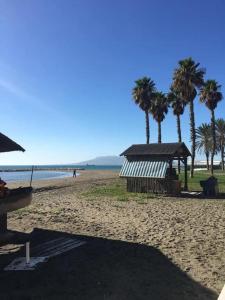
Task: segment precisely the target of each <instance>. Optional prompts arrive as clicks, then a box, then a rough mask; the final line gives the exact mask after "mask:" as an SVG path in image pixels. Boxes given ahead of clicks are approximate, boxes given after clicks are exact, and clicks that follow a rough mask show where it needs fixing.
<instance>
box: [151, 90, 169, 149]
mask: <svg viewBox="0 0 225 300" xmlns="http://www.w3.org/2000/svg"><path fill="white" fill-rule="evenodd" d="M168 106H169V105H168V100H167V97H166V96H165V94H163V93H162V92H155V95H154V101H153V102H152V105H151V108H150V111H151V113H152V116H153V118H154V119H155V120H156V122H157V123H158V143H162V134H161V122H162V121H163V120H164V118H165V115H166V114H167V113H168Z"/></svg>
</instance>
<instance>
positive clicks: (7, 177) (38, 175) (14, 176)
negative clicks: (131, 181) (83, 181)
mask: <svg viewBox="0 0 225 300" xmlns="http://www.w3.org/2000/svg"><path fill="white" fill-rule="evenodd" d="M32 167H33V169H34V171H33V180H45V179H56V178H63V177H71V176H73V170H74V169H84V170H112V171H115V172H119V170H120V168H121V166H112V165H110V166H107V165H105V166H103V165H102V166H97V165H83V166H82V165H37V166H31V165H8V166H7V165H4V166H3V165H2V166H0V178H1V179H3V180H4V181H6V182H16V181H30V178H31V172H32ZM79 175H80V174H79V170H78V171H77V176H79Z"/></svg>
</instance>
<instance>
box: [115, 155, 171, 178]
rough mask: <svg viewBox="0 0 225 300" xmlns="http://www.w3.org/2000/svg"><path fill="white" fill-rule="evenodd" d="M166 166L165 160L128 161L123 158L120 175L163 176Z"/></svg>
mask: <svg viewBox="0 0 225 300" xmlns="http://www.w3.org/2000/svg"><path fill="white" fill-rule="evenodd" d="M168 166H169V163H168V161H166V160H150V161H128V160H127V159H125V161H124V164H123V166H122V169H121V171H120V177H152V178H165V175H166V170H167V168H168Z"/></svg>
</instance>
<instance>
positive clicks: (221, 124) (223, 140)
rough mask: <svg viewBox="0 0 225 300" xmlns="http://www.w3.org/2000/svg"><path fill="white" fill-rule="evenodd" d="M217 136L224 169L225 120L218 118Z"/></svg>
mask: <svg viewBox="0 0 225 300" xmlns="http://www.w3.org/2000/svg"><path fill="white" fill-rule="evenodd" d="M216 136H217V141H218V148H219V151H220V153H221V168H222V170H223V171H224V148H225V120H224V119H217V120H216Z"/></svg>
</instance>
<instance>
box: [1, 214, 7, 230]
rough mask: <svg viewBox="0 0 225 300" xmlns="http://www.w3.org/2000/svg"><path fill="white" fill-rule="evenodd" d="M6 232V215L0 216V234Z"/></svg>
mask: <svg viewBox="0 0 225 300" xmlns="http://www.w3.org/2000/svg"><path fill="white" fill-rule="evenodd" d="M6 231H7V214H6V213H5V214H1V215H0V233H4V232H6Z"/></svg>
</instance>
